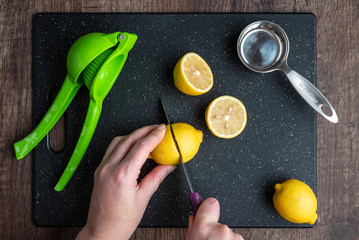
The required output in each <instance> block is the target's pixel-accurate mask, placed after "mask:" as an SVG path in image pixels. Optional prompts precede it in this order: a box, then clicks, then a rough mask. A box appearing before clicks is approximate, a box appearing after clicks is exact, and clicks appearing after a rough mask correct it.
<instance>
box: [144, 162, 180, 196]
mask: <svg viewBox="0 0 359 240" xmlns="http://www.w3.org/2000/svg"><path fill="white" fill-rule="evenodd" d="M175 169H176V166H172V165H169V166H166V165H158V166H156V167H155V168H154V169H153V170H152V171H151V172H150V173H148V174H147V175H146V176H145V177H144V178H143V179H142V181H141V182H140V183H139V185H138V186H139V190H140V191H141V195H142V196H143V197H144V198H145V200H146V201H149V200H150V198H151V197H152V195H153V194H154V192H155V191H156V190H157V189H158V187H159V186H160V184H161V183H162V181H163V180H164V179H165V178H166V177H167V176H168V174H170V173H171V172H173V171H174V170H175Z"/></svg>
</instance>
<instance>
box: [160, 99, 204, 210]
mask: <svg viewBox="0 0 359 240" xmlns="http://www.w3.org/2000/svg"><path fill="white" fill-rule="evenodd" d="M160 100H161V104H162V108H163V111H164V113H165V116H166V120H167V124H168V125H169V127H170V131H171V136H172V139H173V141H174V143H175V145H176V149H177V151H178V154H179V158H180V160H181V166H182V169H183V171H184V175H185V176H186V179H187V183H188V186H189V189H190V191H191V193H190V194H189V201H190V203H191V206H192V211H193V213H194V214H196V213H197V210H198V208H199V205H201V203H202V197H201V195H199V193H198V192H195V191H193V187H192V184H191V181H190V180H189V177H188V173H187V169H186V166H185V165H184V164H183V157H182V153H181V149H180V147H179V145H178V142H177V140H176V135H175V133H174V131H173V128H172V125H171V122H170V119H169V118H168V115H167V112H166V108H165V104H164V103H163V101H162V99H160Z"/></svg>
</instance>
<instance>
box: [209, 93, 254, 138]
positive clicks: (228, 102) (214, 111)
mask: <svg viewBox="0 0 359 240" xmlns="http://www.w3.org/2000/svg"><path fill="white" fill-rule="evenodd" d="M205 119H206V123H207V127H208V129H209V130H210V131H211V132H212V133H213V134H214V135H215V136H217V137H220V138H234V137H236V136H238V135H239V134H240V133H241V132H242V131H243V129H244V128H245V126H246V124H247V111H246V108H245V107H244V105H243V103H242V102H241V101H239V100H238V99H237V98H235V97H232V96H228V95H225V96H221V97H218V98H216V99H214V100H213V101H212V102H211V103H210V104H209V106H208V107H207V109H206V114H205Z"/></svg>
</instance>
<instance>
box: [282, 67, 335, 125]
mask: <svg viewBox="0 0 359 240" xmlns="http://www.w3.org/2000/svg"><path fill="white" fill-rule="evenodd" d="M281 70H282V71H283V72H284V73H285V74H286V75H287V77H288V79H289V81H290V83H291V84H292V85H293V87H294V88H295V90H296V91H297V92H298V93H299V94H300V96H301V97H302V98H303V99H304V100H305V101H306V102H307V103H308V104H309V105H310V106H311V107H312V108H314V110H316V111H317V112H318V113H319V114H321V115H322V116H323V117H324V118H326V119H327V120H328V121H330V122H332V123H337V122H338V115H337V113H336V112H335V110H334V108H333V107H332V105H331V104H330V103H329V101H328V100H327V99H326V98H325V97H324V95H323V94H322V93H321V92H320V91H319V90H318V89H317V88H316V87H315V86H314V85H313V84H311V83H310V82H309V81H308V80H307V79H306V78H304V77H303V76H302V75H300V74H299V73H297V72H296V71H294V70H293V69H291V68H289V67H288V66H285V65H284V66H282V68H281ZM323 107H326V108H327V109H328V110H330V112H331V115H328V114H326V113H325V112H324V111H323V109H322V108H323Z"/></svg>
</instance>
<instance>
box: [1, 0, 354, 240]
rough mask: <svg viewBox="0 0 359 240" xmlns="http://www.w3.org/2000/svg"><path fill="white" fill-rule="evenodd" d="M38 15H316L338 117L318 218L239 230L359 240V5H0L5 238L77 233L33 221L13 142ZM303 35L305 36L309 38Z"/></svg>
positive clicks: (322, 149) (323, 125)
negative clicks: (310, 223) (301, 224)
mask: <svg viewBox="0 0 359 240" xmlns="http://www.w3.org/2000/svg"><path fill="white" fill-rule="evenodd" d="M39 12H238V13H240V12H251V13H256V12H267V13H279V12H285V13H291V12H295V13H297V12H310V13H314V14H315V15H316V16H317V51H318V56H317V57H318V59H317V72H318V73H317V74H318V75H317V86H318V88H319V89H320V90H321V91H322V92H323V94H324V95H325V96H327V97H328V98H329V100H330V102H331V103H332V104H333V106H334V108H335V109H336V110H337V113H338V115H339V123H338V124H336V125H335V124H331V123H329V122H328V121H326V120H324V118H322V117H320V116H318V123H317V132H318V139H317V148H318V152H317V154H318V156H317V160H318V185H317V195H318V200H319V206H318V214H319V219H318V221H317V223H316V225H315V226H314V227H313V228H311V229H280V228H241V229H234V230H235V231H236V232H239V233H241V234H242V235H243V237H244V238H245V239H358V238H359V157H358V156H359V152H358V151H359V147H358V145H359V136H358V131H359V103H358V102H359V80H358V78H359V71H358V69H359V68H358V64H359V46H358V45H359V1H358V0H277V1H276V0H242V1H239V0H238V1H236V0H223V1H215V0H207V1H205V0H202V1H201V0H179V1H175V0H167V1H166V0H152V1H151V0H149V1H145V0H123V1H121V0H116V1H105V0H90V1H85V0H84V1H76V0H72V1H65V0H37V1H29V0H23V1H20V0H0V56H1V57H0V107H1V109H0V208H1V210H0V239H4V240H7V239H27V240H30V239H74V238H75V236H76V234H77V233H78V232H79V230H80V229H79V228H45V227H37V226H36V225H34V223H33V221H32V209H31V208H32V193H31V189H32V171H31V170H32V159H31V154H30V155H28V156H27V157H26V158H25V159H23V160H21V161H17V160H16V158H15V154H14V151H13V147H12V144H13V143H14V142H15V141H16V140H19V139H21V138H22V137H24V136H25V135H26V134H27V133H29V132H30V131H31V130H32V120H31V119H32V94H33V92H32V18H33V16H34V14H36V13H39ZM303 34H305V33H303ZM185 233H186V229H183V228H142V229H138V230H136V232H135V234H134V235H133V237H132V238H131V239H134V240H140V239H141V240H142V239H156V240H161V239H184V236H185Z"/></svg>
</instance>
